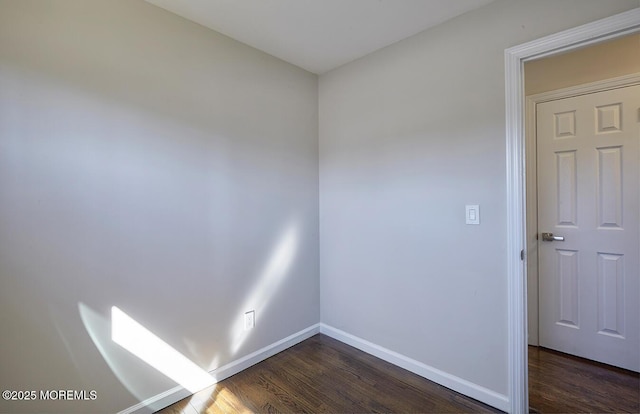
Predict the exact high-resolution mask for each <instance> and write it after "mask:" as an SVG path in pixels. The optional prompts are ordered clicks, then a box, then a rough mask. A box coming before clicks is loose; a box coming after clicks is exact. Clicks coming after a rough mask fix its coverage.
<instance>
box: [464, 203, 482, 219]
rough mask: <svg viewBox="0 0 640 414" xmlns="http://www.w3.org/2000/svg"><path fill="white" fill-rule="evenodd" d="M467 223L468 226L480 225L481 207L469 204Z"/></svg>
mask: <svg viewBox="0 0 640 414" xmlns="http://www.w3.org/2000/svg"><path fill="white" fill-rule="evenodd" d="M465 222H466V223H467V224H480V206H479V205H477V204H467V205H466V206H465Z"/></svg>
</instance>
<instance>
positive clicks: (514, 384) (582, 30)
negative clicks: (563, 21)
mask: <svg viewBox="0 0 640 414" xmlns="http://www.w3.org/2000/svg"><path fill="white" fill-rule="evenodd" d="M638 32H640V8H639V9H633V10H630V11H628V12H625V13H621V14H618V15H615V16H612V17H609V18H606V19H602V20H599V21H597V22H593V23H590V24H587V25H583V26H580V27H577V28H574V29H570V30H567V31H564V32H561V33H558V34H555V35H551V36H547V37H544V38H542V39H538V40H535V41H532V42H528V43H525V44H523V45H520V46H516V47H513V48H510V49H507V50H506V51H505V92H506V136H507V140H506V144H507V272H508V295H509V297H508V314H509V341H508V349H509V405H510V410H509V411H510V412H513V413H516V412H528V410H529V399H528V357H527V352H528V332H527V278H526V276H527V268H526V266H527V262H528V257H527V255H526V254H525V249H526V246H527V240H528V233H527V229H526V202H527V199H526V168H525V165H526V162H525V160H526V154H527V149H526V141H525V128H524V125H525V123H524V120H525V105H524V102H525V101H524V64H525V62H528V61H533V60H536V59H541V58H543V57H547V56H552V55H558V54H561V53H564V52H568V51H571V50H576V49H579V48H582V47H586V46H589V45H594V44H598V43H601V42H604V41H607V40H611V39H614V38H618V37H622V36H625V35H629V34H633V33H638ZM638 253H640V252H638Z"/></svg>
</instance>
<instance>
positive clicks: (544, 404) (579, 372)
mask: <svg viewBox="0 0 640 414" xmlns="http://www.w3.org/2000/svg"><path fill="white" fill-rule="evenodd" d="M529 405H530V406H531V407H532V408H533V409H534V410H535V411H536V412H538V413H541V414H543V413H587V412H589V413H635V414H637V413H640V375H639V374H638V373H634V372H631V371H627V370H623V369H619V368H615V367H611V366H608V365H605V364H600V363H598V362H594V361H589V360H586V359H583V358H578V357H574V356H571V355H566V354H562V353H560V352H555V351H551V350H547V349H544V348H538V347H533V346H530V347H529Z"/></svg>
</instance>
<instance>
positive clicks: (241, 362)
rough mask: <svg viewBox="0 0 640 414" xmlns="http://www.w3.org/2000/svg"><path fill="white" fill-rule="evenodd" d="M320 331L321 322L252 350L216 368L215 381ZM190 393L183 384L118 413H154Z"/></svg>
mask: <svg viewBox="0 0 640 414" xmlns="http://www.w3.org/2000/svg"><path fill="white" fill-rule="evenodd" d="M319 332H320V324H319V323H317V324H315V325H312V326H310V327H308V328H306V329H303V330H301V331H299V332H296V333H294V334H293V335H290V336H288V337H286V338H284V339H281V340H279V341H278V342H275V343H273V344H271V345H267V346H265V347H264V348H262V349H259V350H257V351H255V352H252V353H251V354H249V355H246V356H244V357H242V358H240V359H237V360H235V361H232V362H230V363H228V364H226V365H223V366H221V367H218V368H216V369H215V370H213V371H211V372H210V374H211V376H212V377H213V378H214V379H215V382H218V381H222V380H223V379H225V378H229V377H230V376H232V375H234V374H237V373H238V372H240V371H243V370H245V369H247V368H249V367H250V366H252V365H255V364H257V363H258V362H261V361H264V360H265V359H267V358H269V357H272V356H274V355H275V354H277V353H279V352H282V351H284V350H285V349H287V348H290V347H292V346H293V345H295V344H297V343H299V342H302V341H304V340H305V339H308V338H311V337H312V336H313V335H315V334H317V333H319ZM189 395H191V392H189V391H188V390H186V389H184V388H183V387H181V386H177V387H174V388H172V389H170V390H167V391H165V392H163V393H160V394H158V395H155V396H153V397H151V398H147V399H146V400H144V401H142V402H140V403H138V404H136V405H134V406H131V407H129V408H127V409H125V410H122V411H120V412H119V413H118V414H149V413H153V412H154V411H157V410H159V409H161V408H163V407H167V406H169V405H171V404H174V403H176V402H178V401H180V400H182V399H184V398H187V397H188V396H189Z"/></svg>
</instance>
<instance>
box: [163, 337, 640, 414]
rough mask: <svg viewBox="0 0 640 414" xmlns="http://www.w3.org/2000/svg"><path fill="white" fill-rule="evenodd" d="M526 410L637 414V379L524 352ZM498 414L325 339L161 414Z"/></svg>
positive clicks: (588, 364)
mask: <svg viewBox="0 0 640 414" xmlns="http://www.w3.org/2000/svg"><path fill="white" fill-rule="evenodd" d="M529 375H530V376H529V399H530V405H531V407H532V412H536V413H541V414H547V413H586V412H591V413H611V412H617V413H640V376H639V375H638V374H637V373H633V372H630V371H626V370H621V369H617V368H612V367H610V366H606V365H604V364H598V363H596V362H592V361H587V360H584V359H581V358H576V357H572V356H568V355H565V354H561V353H558V352H554V351H549V350H545V349H542V348H535V347H530V348H529ZM195 412H197V413H200V414H203V413H207V414H218V413H223V414H229V413H484V412H494V413H495V412H499V411H498V410H496V409H493V408H492V407H489V406H487V405H484V404H482V403H480V402H478V401H475V400H473V399H470V398H468V397H465V396H463V395H461V394H458V393H456V392H454V391H451V390H449V389H447V388H445V387H442V386H440V385H438V384H435V383H433V382H430V381H428V380H426V379H424V378H422V377H420V376H418V375H415V374H413V373H411V372H408V371H406V370H404V369H402V368H399V367H397V366H395V365H392V364H389V363H387V362H385V361H382V360H380V359H378V358H376V357H374V356H372V355H369V354H367V353H364V352H361V351H359V350H357V349H355V348H353V347H351V346H349V345H346V344H344V343H342V342H339V341H336V340H334V339H332V338H330V337H327V336H324V335H316V336H314V337H312V338H310V339H308V340H306V341H304V342H302V343H300V344H298V345H295V346H293V347H291V348H289V349H287V350H285V351H284V352H281V353H279V354H277V355H274V356H273V357H271V358H269V359H267V360H265V361H262V362H261V363H259V364H256V365H254V366H252V367H250V368H248V369H246V370H244V371H242V372H240V373H238V374H236V375H234V376H232V377H230V378H227V379H226V380H224V381H221V382H220V383H218V384H216V385H215V386H212V387H210V388H209V389H207V390H203V391H201V392H199V393H197V394H195V395H193V396H192V397H190V398H187V399H185V400H182V401H180V402H178V403H176V404H174V405H172V406H170V407H167V408H166V409H164V410H161V411H160V412H159V413H160V414H186V413H189V414H192V413H195Z"/></svg>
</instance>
